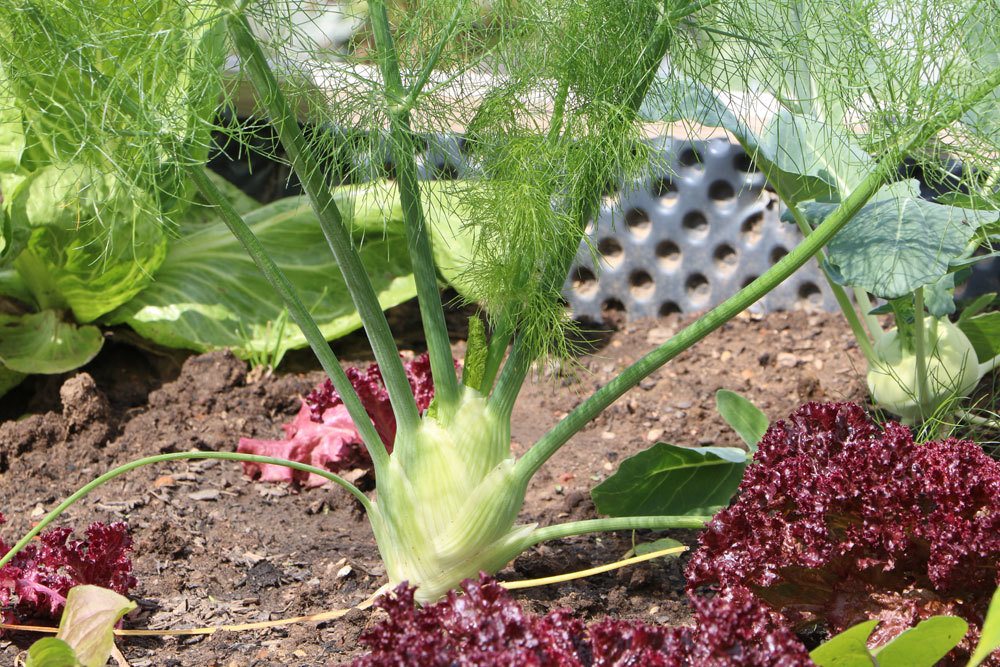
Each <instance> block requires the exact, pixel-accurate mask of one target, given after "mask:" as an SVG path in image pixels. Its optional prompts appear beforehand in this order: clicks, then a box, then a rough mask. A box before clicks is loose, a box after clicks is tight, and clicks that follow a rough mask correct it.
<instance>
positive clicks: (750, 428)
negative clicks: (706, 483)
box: [715, 389, 770, 455]
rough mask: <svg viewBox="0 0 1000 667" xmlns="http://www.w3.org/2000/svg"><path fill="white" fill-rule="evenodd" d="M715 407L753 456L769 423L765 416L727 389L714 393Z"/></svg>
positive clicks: (747, 401)
mask: <svg viewBox="0 0 1000 667" xmlns="http://www.w3.org/2000/svg"><path fill="white" fill-rule="evenodd" d="M715 407H716V409H717V410H718V411H719V415H720V416H721V417H722V418H723V419H725V420H726V423H727V424H729V425H730V426H731V427H732V429H733V430H734V431H736V433H737V434H738V435H739V436H740V437H741V438H743V442H745V443H747V447H749V448H750V454H751V455H753V453H754V452H756V451H757V443H758V442H760V439H761V438H763V437H764V433H765V432H766V431H767V427H768V425H769V423H770V422H769V421H768V419H767V415H765V414H764V413H763V412H761V411H760V408H758V407H757V406H756V405H754V404H753V403H751V402H750V401H749V400H747V399H746V398H744V397H743V396H740V395H739V394H737V393H736V392H734V391H729V390H728V389H720V390H719V391H717V392H715Z"/></svg>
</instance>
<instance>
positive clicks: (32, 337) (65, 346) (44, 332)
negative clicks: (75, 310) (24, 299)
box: [0, 310, 104, 374]
mask: <svg viewBox="0 0 1000 667" xmlns="http://www.w3.org/2000/svg"><path fill="white" fill-rule="evenodd" d="M103 344H104V337H103V336H102V335H101V331H100V329H98V328H97V327H95V326H89V325H85V326H77V325H76V324H72V323H69V322H63V321H62V320H61V319H59V316H58V315H57V314H56V312H55V311H52V310H43V311H42V312H40V313H31V314H27V315H4V314H0V364H3V365H4V366H5V367H7V369H8V370H11V371H16V372H18V373H29V374H30V373H64V372H66V371H71V370H73V369H74V368H79V367H80V366H83V365H84V364H85V363H87V362H88V361H90V360H91V359H93V358H94V356H95V355H96V354H97V353H98V352H99V351H100V349H101V346H102V345H103Z"/></svg>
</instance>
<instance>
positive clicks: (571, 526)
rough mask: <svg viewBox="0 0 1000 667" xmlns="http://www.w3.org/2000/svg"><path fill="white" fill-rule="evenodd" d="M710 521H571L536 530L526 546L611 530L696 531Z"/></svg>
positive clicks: (687, 518) (669, 518)
mask: <svg viewBox="0 0 1000 667" xmlns="http://www.w3.org/2000/svg"><path fill="white" fill-rule="evenodd" d="M711 520H712V517H710V516H622V517H612V518H609V519H588V520H586V521H572V522H570V523H560V524H558V525H555V526H546V527H545V528H538V529H536V530H535V532H533V533H532V534H531V542H530V543H529V544H528V545H527V546H534V545H536V544H541V543H542V542H548V541H549V540H557V539H560V538H563V537H572V536H574V535H586V534H587V533H605V532H609V531H612V530H641V529H644V528H646V529H652V530H666V529H668V528H687V529H691V530H698V529H701V528H704V527H705V524H706V523H708V522H709V521H711Z"/></svg>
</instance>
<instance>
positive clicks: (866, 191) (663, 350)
mask: <svg viewBox="0 0 1000 667" xmlns="http://www.w3.org/2000/svg"><path fill="white" fill-rule="evenodd" d="M887 172H888V168H887V167H884V166H880V168H878V169H877V170H876V171H874V172H873V173H871V174H869V175H868V177H867V178H865V180H864V181H862V183H861V185H860V186H859V187H858V188H857V189H856V190H855V191H854V192H852V193H851V194H850V195H849V196H848V197H847V199H845V200H844V201H843V202H842V203H841V205H840V206H839V207H838V208H837V209H836V210H835V211H834V212H833V213H831V214H830V215H829V216H827V218H826V220H824V221H823V223H822V224H821V225H820V226H819V227H817V228H816V230H815V231H814V232H813V233H812V234H810V235H809V236H808V237H807V238H805V239H803V241H802V243H800V244H799V245H798V246H796V247H795V248H794V249H793V250H792V252H790V253H788V254H787V255H785V257H783V258H782V259H781V260H780V261H779V262H778V263H777V264H775V265H774V266H772V267H771V268H770V269H768V270H767V271H766V272H765V273H764V275H762V276H761V277H760V278H758V279H757V280H755V281H753V282H752V283H750V284H749V285H747V286H746V287H744V288H743V289H741V290H740V291H739V292H737V293H736V294H734V295H733V296H731V297H729V298H728V299H726V300H725V301H724V302H722V303H721V304H720V305H718V306H716V307H715V308H713V309H712V310H710V311H709V312H708V313H706V314H705V315H703V316H702V317H700V318H699V319H698V320H697V321H695V322H694V323H693V324H691V325H689V326H687V327H686V328H684V329H683V330H682V331H680V332H679V333H678V334H677V335H675V336H674V337H673V338H671V339H670V340H668V341H667V342H666V343H664V344H663V345H661V346H660V347H658V348H656V349H655V350H653V351H652V352H650V353H649V354H647V355H646V356H644V357H642V358H641V359H639V360H638V361H636V362H635V363H634V364H632V365H631V366H629V367H628V368H626V369H625V370H624V371H623V372H622V373H621V374H620V375H619V376H618V377H616V378H615V379H614V380H612V381H610V382H609V383H608V384H606V385H604V387H602V388H601V389H599V390H598V391H596V392H595V393H594V394H593V395H591V396H590V398H588V399H587V400H585V401H584V402H583V403H581V404H580V405H579V406H577V408H576V409H575V410H573V411H572V412H571V413H570V414H569V415H567V416H566V417H564V418H563V419H562V421H560V422H559V423H558V424H556V426H555V427H554V428H553V429H552V430H550V431H549V432H548V433H546V434H545V435H544V436H542V438H541V439H540V440H538V442H536V443H535V445H534V446H533V447H532V448H531V449H530V450H528V452H527V453H526V454H525V455H524V456H523V457H522V458H521V459H520V460H519V461H518V462H517V473H518V474H520V475H524V476H525V477H526V478H530V477H531V476H532V475H534V473H535V472H536V471H537V470H538V469H539V468H540V467H541V466H542V464H543V463H545V461H547V460H548V459H549V457H550V456H552V455H553V454H554V453H555V452H556V451H558V449H559V448H560V447H562V446H563V445H564V444H566V442H567V441H568V440H569V439H570V437H572V436H573V434H574V433H576V432H577V431H578V430H580V429H581V428H582V427H583V425H584V424H586V423H587V422H589V421H590V420H591V419H593V418H594V417H596V416H597V415H598V414H599V413H600V412H601V411H602V410H604V409H605V408H606V407H608V406H609V405H611V404H612V403H613V402H614V401H616V400H617V399H618V398H619V397H620V396H621V395H622V394H624V393H625V392H626V391H628V390H629V389H631V388H632V387H634V386H635V385H636V384H638V383H639V382H640V381H641V380H642V379H643V378H645V377H646V376H648V375H649V374H650V373H652V372H653V371H655V370H656V369H658V368H660V366H662V365H663V364H665V363H667V362H668V361H670V360H671V359H673V358H674V357H676V356H677V355H678V354H680V353H681V352H683V351H684V350H686V349H687V348H689V347H691V346H692V345H694V344H695V343H697V342H698V341H700V340H701V339H702V338H704V337H705V336H707V335H708V334H710V333H712V332H713V331H715V330H716V329H718V328H719V327H721V326H722V325H723V324H725V323H726V322H728V321H729V320H731V319H732V318H733V317H735V316H736V315H737V314H738V313H740V312H742V311H744V310H746V309H747V308H749V307H750V306H751V305H752V304H753V303H755V302H756V301H758V300H759V299H760V298H761V297H763V296H764V295H765V294H767V293H768V292H770V291H771V290H773V289H774V288H775V287H777V286H778V285H779V284H781V283H782V282H783V281H784V280H785V279H786V278H788V276H790V275H791V274H792V273H794V272H795V271H797V270H798V269H799V268H801V267H802V265H803V264H805V263H806V262H807V261H809V259H810V258H811V257H812V256H813V255H814V254H815V253H816V251H818V250H819V249H820V248H822V247H823V246H824V245H825V244H826V243H827V242H828V241H829V240H830V239H831V238H833V235H834V234H836V233H837V231H839V230H840V228H841V227H843V226H844V225H845V224H847V221H848V220H850V219H851V218H852V217H853V216H854V215H855V214H856V213H857V212H858V211H860V210H861V208H862V207H863V206H864V205H865V203H866V202H867V201H868V199H870V198H871V197H872V195H874V194H875V192H876V191H877V190H878V189H879V187H881V185H882V183H883V182H884V181H885V178H886V174H887Z"/></svg>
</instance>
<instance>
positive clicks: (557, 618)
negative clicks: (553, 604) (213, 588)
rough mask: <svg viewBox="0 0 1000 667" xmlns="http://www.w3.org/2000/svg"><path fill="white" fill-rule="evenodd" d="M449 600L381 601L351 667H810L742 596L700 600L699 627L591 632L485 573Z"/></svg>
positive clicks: (399, 591) (797, 647) (782, 631)
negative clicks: (363, 652) (380, 613)
mask: <svg viewBox="0 0 1000 667" xmlns="http://www.w3.org/2000/svg"><path fill="white" fill-rule="evenodd" d="M462 590H463V591H464V595H459V594H458V593H456V592H455V591H452V592H451V593H449V594H448V596H447V597H446V598H445V599H443V600H442V601H440V602H438V603H436V604H433V605H429V606H426V607H419V608H418V607H416V606H415V605H414V601H413V589H412V588H409V587H407V586H406V585H401V586H399V587H398V588H396V590H395V592H394V593H393V594H392V595H388V596H385V597H383V598H382V599H381V600H380V601H379V602H378V603H377V604H378V606H380V607H381V608H382V609H384V610H385V611H386V612H387V613H388V615H389V617H388V619H387V620H385V621H383V622H382V623H381V624H379V625H378V626H376V627H374V628H372V629H370V630H368V631H367V632H366V633H365V634H363V635H362V637H361V641H362V642H363V643H364V644H365V645H366V646H367V647H368V649H369V650H370V651H371V653H369V654H368V655H367V656H365V657H362V658H359V659H358V660H356V661H355V662H354V667H389V666H397V665H407V666H408V667H451V666H455V667H501V666H502V667H507V666H509V665H519V666H522V665H523V666H525V667H584V666H587V667H590V666H593V667H612V666H620V667H625V666H626V665H642V666H643V667H695V666H697V667H738V666H743V667H751V666H760V667H764V666H765V665H766V666H769V667H798V666H799V665H811V664H812V662H811V661H810V660H809V657H808V654H807V653H806V650H805V648H804V647H803V646H802V644H801V643H799V641H798V640H797V639H796V638H795V635H794V634H792V632H791V631H790V630H789V629H787V628H786V627H784V626H783V625H781V624H780V622H777V621H776V620H775V619H774V618H773V615H772V614H771V613H770V612H768V611H766V610H765V609H763V608H762V606H761V604H760V602H759V601H758V600H756V599H755V598H754V597H753V596H752V595H750V594H749V592H747V591H746V590H745V589H732V590H730V591H727V592H726V593H725V594H723V595H717V596H715V597H714V598H698V599H695V600H693V603H694V607H695V627H693V628H690V627H674V628H671V627H662V626H656V625H648V624H645V623H642V622H639V621H618V620H612V619H607V620H603V621H598V622H596V623H592V624H590V625H589V626H587V625H585V624H584V623H583V622H582V621H580V620H579V619H577V618H575V617H573V616H572V615H571V613H570V612H569V611H567V610H561V609H560V610H556V611H552V612H549V613H548V614H546V615H545V616H534V615H532V614H529V613H527V612H525V611H524V610H523V609H522V608H521V606H520V605H518V604H517V603H516V602H515V601H514V600H512V599H511V597H510V595H509V594H508V593H507V591H506V590H505V589H504V588H502V587H501V586H500V585H499V584H498V583H497V582H496V581H494V580H492V579H491V578H489V577H487V576H486V575H480V579H479V581H478V582H476V581H473V580H471V579H469V580H466V581H465V582H463V583H462Z"/></svg>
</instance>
